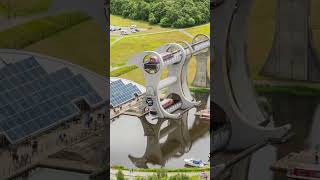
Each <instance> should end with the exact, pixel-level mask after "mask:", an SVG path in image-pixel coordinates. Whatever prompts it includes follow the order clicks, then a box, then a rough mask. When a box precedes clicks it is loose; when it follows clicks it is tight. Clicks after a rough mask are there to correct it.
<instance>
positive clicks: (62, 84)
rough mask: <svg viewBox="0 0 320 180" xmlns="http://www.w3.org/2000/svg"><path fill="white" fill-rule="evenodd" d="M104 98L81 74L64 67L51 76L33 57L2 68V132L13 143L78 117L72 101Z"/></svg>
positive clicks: (98, 100) (0, 115)
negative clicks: (65, 120) (82, 98)
mask: <svg viewBox="0 0 320 180" xmlns="http://www.w3.org/2000/svg"><path fill="white" fill-rule="evenodd" d="M80 97H84V98H85V99H87V101H88V103H89V105H95V104H97V103H99V102H101V101H102V98H101V97H100V96H99V95H98V94H97V92H96V91H95V90H94V89H93V88H92V87H91V85H90V84H89V82H88V81H87V80H86V79H85V78H84V77H83V76H82V75H80V74H77V75H75V74H73V73H72V72H71V71H70V70H69V69H68V68H62V69H60V70H58V71H56V72H53V73H50V74H48V73H47V72H46V71H45V70H44V69H43V68H42V67H41V65H40V64H39V63H38V62H37V61H36V60H35V59H34V58H33V57H31V58H28V59H25V60H22V61H19V62H17V63H13V64H8V65H6V66H4V67H3V68H1V69H0V130H1V131H2V132H4V133H5V134H6V135H7V137H8V139H9V141H11V143H15V142H17V141H19V140H21V139H24V138H26V137H28V136H30V135H32V134H33V133H36V132H39V131H42V130H45V129H47V128H49V127H50V126H52V125H55V124H57V123H60V122H61V121H62V120H64V119H68V118H70V117H72V116H74V115H76V114H78V111H79V109H78V108H77V107H76V105H74V103H73V102H72V101H73V100H75V99H77V98H80Z"/></svg>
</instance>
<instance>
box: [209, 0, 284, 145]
mask: <svg viewBox="0 0 320 180" xmlns="http://www.w3.org/2000/svg"><path fill="white" fill-rule="evenodd" d="M251 2H252V0H223V1H222V0H220V1H215V2H214V3H213V4H212V5H213V11H212V12H213V18H214V19H213V22H212V24H214V25H213V32H212V33H213V34H214V39H213V41H214V42H215V43H214V61H213V66H212V67H211V72H212V74H211V75H210V77H212V83H213V89H212V90H213V95H214V97H213V98H212V99H213V101H214V103H215V104H217V105H218V106H219V107H220V108H221V109H222V110H223V111H224V112H225V116H226V120H227V121H228V124H229V128H230V129H229V130H230V131H229V132H228V130H224V131H221V132H220V133H218V134H215V135H216V137H211V139H213V140H215V142H214V143H213V144H211V145H212V147H211V150H213V151H217V150H219V148H222V147H221V146H223V148H225V149H227V150H242V149H244V148H247V147H249V146H251V145H254V144H256V143H259V142H261V141H266V140H269V139H273V138H276V139H277V138H281V137H283V136H285V135H286V134H287V132H288V130H289V129H290V125H285V126H282V127H277V128H275V127H273V125H272V123H270V122H272V116H270V115H269V114H268V113H267V112H266V111H265V109H264V108H263V107H262V104H263V103H262V102H260V101H259V98H258V97H257V95H256V93H255V90H254V86H253V83H252V80H251V79H250V76H249V73H248V69H247V67H248V64H247V57H246V41H247V38H246V35H247V22H246V19H247V16H248V13H249V12H250V11H249V10H250V6H251ZM215 135H214V133H213V134H212V135H211V136H215ZM218 139H220V140H218ZM219 141H220V142H219ZM221 141H222V142H221ZM215 145H221V146H220V147H219V146H218V147H214V146H215Z"/></svg>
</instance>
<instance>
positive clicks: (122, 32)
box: [120, 30, 128, 35]
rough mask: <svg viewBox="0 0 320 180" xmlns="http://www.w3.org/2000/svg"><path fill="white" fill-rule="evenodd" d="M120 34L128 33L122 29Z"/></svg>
mask: <svg viewBox="0 0 320 180" xmlns="http://www.w3.org/2000/svg"><path fill="white" fill-rule="evenodd" d="M120 34H121V35H128V32H127V31H126V30H122V31H121V33H120Z"/></svg>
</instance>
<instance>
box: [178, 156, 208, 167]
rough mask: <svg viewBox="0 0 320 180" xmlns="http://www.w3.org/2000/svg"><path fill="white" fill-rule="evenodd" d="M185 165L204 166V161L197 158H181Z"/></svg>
mask: <svg viewBox="0 0 320 180" xmlns="http://www.w3.org/2000/svg"><path fill="white" fill-rule="evenodd" d="M183 161H184V162H185V164H186V165H187V166H192V167H204V166H205V163H204V162H203V161H202V160H198V159H193V158H190V159H184V160H183Z"/></svg>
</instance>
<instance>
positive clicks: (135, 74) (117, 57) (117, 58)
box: [110, 16, 210, 84]
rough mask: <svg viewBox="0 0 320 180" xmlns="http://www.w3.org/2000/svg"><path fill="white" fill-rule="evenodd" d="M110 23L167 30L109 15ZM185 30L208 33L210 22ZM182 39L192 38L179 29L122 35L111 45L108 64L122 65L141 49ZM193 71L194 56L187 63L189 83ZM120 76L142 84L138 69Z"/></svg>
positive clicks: (112, 38) (193, 32)
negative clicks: (151, 33) (156, 32)
mask: <svg viewBox="0 0 320 180" xmlns="http://www.w3.org/2000/svg"><path fill="white" fill-rule="evenodd" d="M111 24H112V25H118V26H130V25H131V24H136V25H137V26H138V27H139V26H140V27H141V28H150V27H152V29H154V30H157V31H166V30H167V29H164V28H161V27H159V26H151V25H149V24H148V23H145V22H142V21H133V20H130V19H124V18H121V17H119V16H111ZM185 31H187V32H189V33H190V34H192V35H197V34H200V33H201V34H207V35H210V24H206V25H202V26H197V27H193V28H188V29H186V30H185ZM148 33H149V32H148ZM115 39H116V37H115V36H112V37H111V39H110V43H112V42H114V41H115ZM182 40H184V41H188V42H191V40H192V39H191V38H190V37H188V36H187V35H185V34H183V33H181V32H179V31H175V32H165V33H160V34H153V35H143V34H141V35H140V36H130V35H129V36H126V37H124V38H123V39H121V40H120V41H119V42H117V43H116V44H114V45H113V46H112V47H111V50H110V52H111V55H110V56H111V58H110V59H111V60H110V61H111V62H110V64H111V66H117V65H123V64H125V63H127V62H128V60H129V59H130V58H131V57H133V56H135V55H137V54H139V53H142V52H143V51H147V50H154V49H155V48H157V47H159V46H161V45H163V44H166V43H171V42H177V41H182ZM208 69H209V67H208ZM195 71H196V61H195V58H194V57H193V58H192V60H191V62H190V64H189V69H188V72H189V73H188V81H189V82H190V83H191V81H192V80H193V78H194V75H195ZM166 72H167V71H164V73H163V75H162V77H165V75H166ZM120 77H121V78H125V79H130V80H132V81H135V82H137V83H140V84H144V78H143V74H142V71H141V70H140V69H135V70H132V71H130V72H128V73H126V74H123V75H121V76H120Z"/></svg>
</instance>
